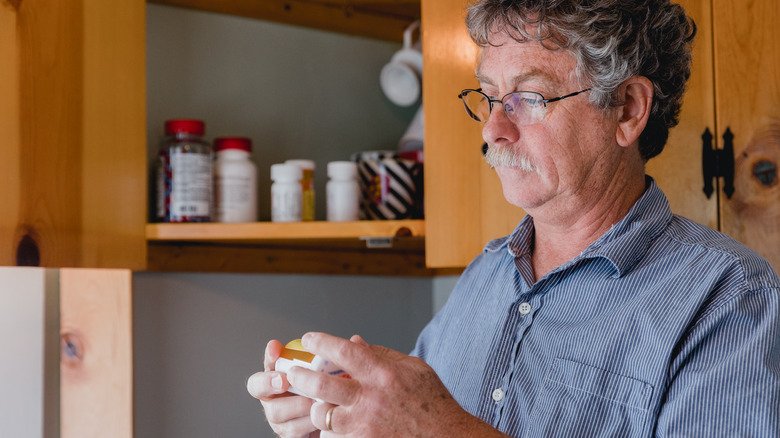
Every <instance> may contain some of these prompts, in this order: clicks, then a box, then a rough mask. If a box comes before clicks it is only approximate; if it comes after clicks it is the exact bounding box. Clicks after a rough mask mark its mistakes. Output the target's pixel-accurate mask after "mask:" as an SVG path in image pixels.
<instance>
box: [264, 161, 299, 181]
mask: <svg viewBox="0 0 780 438" xmlns="http://www.w3.org/2000/svg"><path fill="white" fill-rule="evenodd" d="M301 178H303V170H302V169H301V168H300V167H298V166H295V165H292V164H274V165H272V166H271V179H272V180H274V181H300V180H301Z"/></svg>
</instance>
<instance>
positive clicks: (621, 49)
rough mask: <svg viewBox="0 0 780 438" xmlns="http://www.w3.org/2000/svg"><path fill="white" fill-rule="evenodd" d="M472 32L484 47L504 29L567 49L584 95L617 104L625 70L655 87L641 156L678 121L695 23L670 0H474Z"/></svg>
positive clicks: (658, 146)
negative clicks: (585, 88) (586, 90)
mask: <svg viewBox="0 0 780 438" xmlns="http://www.w3.org/2000/svg"><path fill="white" fill-rule="evenodd" d="M466 25H467V27H468V30H469V33H470V34H471V38H472V39H473V40H474V42H476V43H477V44H478V45H480V46H482V47H484V46H486V45H493V43H491V40H490V39H491V35H493V34H494V33H505V34H508V35H509V36H511V37H512V38H513V39H515V40H517V41H519V42H525V41H539V42H540V43H541V44H542V45H544V47H546V48H548V49H553V50H554V49H558V48H562V49H566V50H569V51H570V52H571V53H572V54H573V55H574V57H575V59H576V61H577V69H576V73H577V76H578V78H579V79H580V80H583V81H586V82H588V83H590V87H591V92H590V101H591V102H592V103H593V104H595V105H598V106H599V107H601V108H604V109H606V108H608V107H610V106H615V105H619V104H620V102H618V101H617V98H616V96H615V94H616V93H615V90H617V88H618V87H619V86H620V85H621V84H622V83H623V82H624V81H625V80H626V79H628V78H630V77H631V76H644V77H646V78H648V79H649V80H650V81H651V82H652V83H653V87H654V96H653V106H652V108H651V111H650V117H649V120H648V122H647V126H646V127H645V130H644V131H643V132H642V135H641V136H640V138H639V152H640V154H641V155H642V158H643V159H644V160H649V159H650V158H652V157H654V156H656V155H658V154H659V153H661V151H662V150H663V148H664V145H665V144H666V140H667V139H668V138H669V129H670V128H672V127H674V126H676V125H677V123H678V122H679V114H680V106H681V105H682V96H683V93H684V91H685V83H686V82H687V81H688V78H689V77H690V75H691V42H692V41H693V38H694V36H695V35H696V24H695V23H694V22H693V20H692V19H691V18H690V17H688V16H687V15H686V13H685V11H684V10H683V8H682V7H681V6H680V5H677V4H674V3H671V2H670V1H669V0H477V1H476V2H475V3H473V4H472V5H471V6H469V8H468V13H467V16H466Z"/></svg>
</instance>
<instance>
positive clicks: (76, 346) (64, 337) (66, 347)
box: [60, 332, 84, 367]
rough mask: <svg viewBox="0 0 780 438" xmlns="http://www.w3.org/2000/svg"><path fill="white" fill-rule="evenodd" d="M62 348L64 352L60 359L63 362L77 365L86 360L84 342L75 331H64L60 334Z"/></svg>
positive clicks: (71, 365) (72, 365)
mask: <svg viewBox="0 0 780 438" xmlns="http://www.w3.org/2000/svg"><path fill="white" fill-rule="evenodd" d="M60 348H61V349H62V352H61V353H62V354H61V355H60V360H61V361H62V363H63V364H65V365H67V366H70V367H76V366H79V365H81V363H82V362H83V361H84V342H82V340H81V337H80V336H78V335H77V334H75V333H69V332H66V333H62V334H61V335H60Z"/></svg>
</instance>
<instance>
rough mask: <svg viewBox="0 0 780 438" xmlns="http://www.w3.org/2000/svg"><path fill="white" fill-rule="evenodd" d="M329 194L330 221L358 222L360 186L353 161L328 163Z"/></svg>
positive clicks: (327, 187) (327, 190)
mask: <svg viewBox="0 0 780 438" xmlns="http://www.w3.org/2000/svg"><path fill="white" fill-rule="evenodd" d="M328 178H330V181H328V185H327V186H326V188H325V191H326V192H327V204H328V220H329V221H333V222H346V221H356V220H358V217H359V215H360V186H359V185H358V182H357V165H356V164H355V163H353V162H351V161H331V162H330V163H328Z"/></svg>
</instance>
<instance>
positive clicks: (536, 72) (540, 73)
mask: <svg viewBox="0 0 780 438" xmlns="http://www.w3.org/2000/svg"><path fill="white" fill-rule="evenodd" d="M475 76H476V78H477V80H478V81H479V82H480V83H482V84H488V85H493V86H495V84H494V83H493V81H491V80H490V78H488V77H487V76H485V75H484V74H482V73H481V72H479V71H477V72H476V73H475ZM537 78H538V79H542V80H544V81H546V82H548V83H550V84H552V85H556V84H557V83H558V81H557V80H556V79H555V78H554V77H553V76H552V75H550V74H549V73H547V72H546V71H544V70H540V69H537V68H534V69H531V70H528V71H525V72H522V73H519V74H517V75H515V76H512V78H511V79H510V80H509V83H510V85H512V87H515V86H517V84H519V83H522V82H525V81H527V80H529V79H537Z"/></svg>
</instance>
